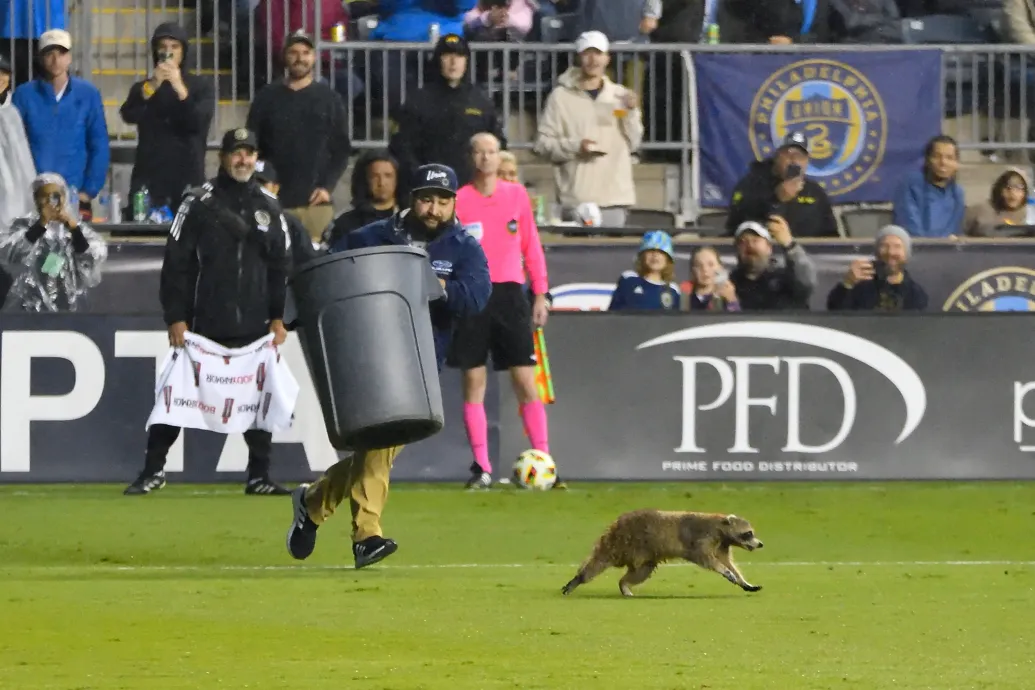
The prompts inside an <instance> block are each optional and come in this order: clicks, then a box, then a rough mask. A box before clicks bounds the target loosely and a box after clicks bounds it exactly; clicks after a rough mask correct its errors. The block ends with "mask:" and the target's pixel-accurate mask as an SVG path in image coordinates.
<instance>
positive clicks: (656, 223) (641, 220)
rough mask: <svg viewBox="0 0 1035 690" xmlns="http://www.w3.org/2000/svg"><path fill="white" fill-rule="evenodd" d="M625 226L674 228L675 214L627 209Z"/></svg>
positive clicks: (642, 209) (652, 210) (654, 210)
mask: <svg viewBox="0 0 1035 690" xmlns="http://www.w3.org/2000/svg"><path fill="white" fill-rule="evenodd" d="M625 224H626V226H629V227H634V228H674V227H676V214H674V213H672V212H671V211H661V210H657V209H651V208H632V209H629V214H628V216H627V217H626V220H625Z"/></svg>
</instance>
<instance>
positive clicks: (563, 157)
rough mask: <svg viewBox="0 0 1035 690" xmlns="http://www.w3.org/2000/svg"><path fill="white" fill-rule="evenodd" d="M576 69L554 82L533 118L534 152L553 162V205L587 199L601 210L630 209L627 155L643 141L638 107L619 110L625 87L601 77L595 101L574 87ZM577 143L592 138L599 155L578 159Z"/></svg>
mask: <svg viewBox="0 0 1035 690" xmlns="http://www.w3.org/2000/svg"><path fill="white" fill-rule="evenodd" d="M579 75H580V71H579V69H578V68H577V67H572V68H571V69H569V70H568V71H567V72H565V73H564V74H562V75H561V78H560V79H558V80H557V87H556V88H555V89H554V90H553V91H551V92H550V96H549V97H548V98H547V99H546V108H545V109H544V110H543V114H542V116H541V117H540V118H539V132H538V134H537V136H536V142H535V152H536V153H537V154H538V155H540V156H542V157H543V158H547V159H549V160H550V162H551V163H553V164H554V180H555V182H556V184H557V193H558V196H559V197H560V198H559V201H560V202H561V204H563V205H564V206H569V207H570V206H578V205H579V204H581V203H583V202H587V201H591V202H593V203H595V204H597V206H599V207H601V208H607V207H610V206H633V205H635V204H636V187H635V185H634V184H633V171H632V165H633V163H632V154H633V152H634V151H636V150H637V149H638V148H640V143H641V142H642V141H643V115H642V113H641V112H640V109H639V108H636V109H635V110H630V111H627V112H626V111H625V110H624V106H623V105H622V103H621V96H622V94H623V93H624V92H625V87H624V86H620V85H618V84H615V83H614V82H613V81H611V80H610V79H608V78H607V77H604V87H603V89H602V90H601V91H600V94H599V95H597V97H596V99H593V98H591V97H590V95H589V94H588V93H586V92H585V91H583V90H582V88H581V87H580V86H579ZM583 139H592V140H593V141H595V142H596V144H597V147H598V148H599V149H600V150H601V151H603V152H604V155H602V156H593V157H592V158H589V159H586V158H582V157H579V156H578V151H579V147H580V145H581V144H582V140H583Z"/></svg>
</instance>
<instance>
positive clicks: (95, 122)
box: [13, 29, 110, 220]
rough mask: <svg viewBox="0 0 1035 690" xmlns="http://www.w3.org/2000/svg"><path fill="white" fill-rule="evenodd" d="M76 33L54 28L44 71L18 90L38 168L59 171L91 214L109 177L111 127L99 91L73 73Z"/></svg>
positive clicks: (45, 44) (17, 103)
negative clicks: (91, 207) (105, 116)
mask: <svg viewBox="0 0 1035 690" xmlns="http://www.w3.org/2000/svg"><path fill="white" fill-rule="evenodd" d="M71 50H72V37H71V35H69V33H68V32H67V31H63V30H61V29H55V30H53V31H48V32H46V33H45V34H43V36H41V37H40V53H39V61H40V67H41V70H40V74H39V75H38V77H37V78H36V79H33V80H32V81H31V82H29V83H27V84H22V85H21V86H19V87H18V88H17V89H16V90H15V92H14V99H13V102H14V107H15V108H17V109H18V112H19V113H21V116H22V120H23V121H24V122H25V132H26V134H27V135H28V138H29V148H30V149H31V150H32V158H33V160H34V161H35V163H36V170H37V171H38V172H39V173H41V174H42V173H57V174H58V175H60V176H61V177H62V178H64V180H65V182H66V183H67V184H68V186H69V187H71V188H73V189H75V190H76V191H77V192H78V195H79V206H80V210H81V211H82V212H83V213H84V214H85V215H86V218H87V220H88V219H89V209H90V200H91V199H92V198H94V197H95V196H97V194H98V193H99V192H100V191H101V188H102V187H104V182H105V179H106V178H107V176H108V161H109V157H110V152H109V150H108V126H107V124H106V123H105V120H104V106H103V105H102V104H101V93H100V91H98V90H97V87H95V86H94V85H93V84H91V83H90V82H88V81H86V80H85V79H79V78H78V77H73V76H72V75H71V74H70V73H69V66H70V65H71V64H72V54H71V52H70V51H71Z"/></svg>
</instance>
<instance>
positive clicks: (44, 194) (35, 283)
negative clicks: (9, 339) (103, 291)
mask: <svg viewBox="0 0 1035 690" xmlns="http://www.w3.org/2000/svg"><path fill="white" fill-rule="evenodd" d="M32 197H33V201H34V202H35V204H36V211H35V212H33V213H31V214H29V215H28V216H26V217H24V218H17V219H15V220H14V222H13V223H11V226H10V227H9V228H0V267H2V269H3V270H4V271H6V272H7V273H8V274H10V276H11V278H12V279H13V286H12V287H11V290H10V294H9V295H8V298H7V304H8V305H9V306H10V307H12V308H14V309H17V310H20V311H34V312H74V311H80V310H81V309H82V308H83V303H84V299H85V296H86V293H87V291H88V290H89V289H90V288H92V287H94V286H96V285H98V284H99V283H100V282H101V267H102V266H103V264H104V262H105V260H107V258H108V246H107V244H106V243H105V242H104V240H103V239H102V238H101V237H100V235H98V234H97V233H96V232H94V231H93V230H92V229H91V228H90V227H89V226H88V225H86V224H85V223H82V222H80V221H79V217H78V213H77V212H76V205H75V204H74V203H73V200H70V199H69V190H68V185H67V184H66V183H65V180H64V179H63V178H62V177H61V176H60V175H55V174H52V173H45V174H43V175H40V176H38V177H37V178H36V179H35V180H33V182H32Z"/></svg>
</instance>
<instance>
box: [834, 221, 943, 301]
mask: <svg viewBox="0 0 1035 690" xmlns="http://www.w3.org/2000/svg"><path fill="white" fill-rule="evenodd" d="M876 244H877V246H876V252H875V253H876V256H874V257H873V258H870V259H856V260H855V261H853V262H852V264H851V266H849V267H848V272H847V273H845V277H844V278H843V279H842V280H841V282H840V283H838V284H837V285H835V286H834V288H833V289H832V290H831V291H830V294H829V295H827V309H829V310H830V311H842V310H857V311H890V312H901V311H923V310H924V309H927V293H926V292H924V289H923V287H921V285H920V283H918V282H916V281H915V280H913V277H912V276H910V275H909V272H908V271H906V265H907V264H908V263H909V257H910V255H911V254H912V252H913V238H911V237H910V236H909V233H908V232H906V231H905V229H904V228H900V227H899V226H897V225H886V226H884V227H883V228H881V229H880V231H879V232H878V233H877V243H876Z"/></svg>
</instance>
